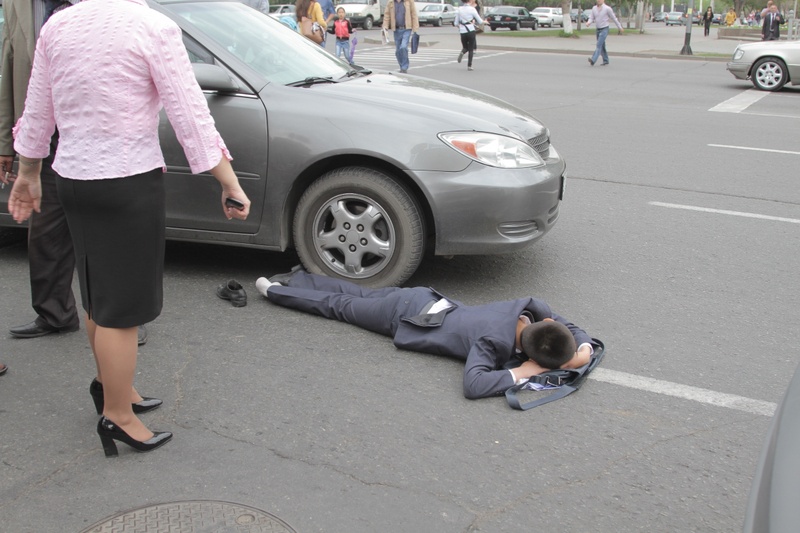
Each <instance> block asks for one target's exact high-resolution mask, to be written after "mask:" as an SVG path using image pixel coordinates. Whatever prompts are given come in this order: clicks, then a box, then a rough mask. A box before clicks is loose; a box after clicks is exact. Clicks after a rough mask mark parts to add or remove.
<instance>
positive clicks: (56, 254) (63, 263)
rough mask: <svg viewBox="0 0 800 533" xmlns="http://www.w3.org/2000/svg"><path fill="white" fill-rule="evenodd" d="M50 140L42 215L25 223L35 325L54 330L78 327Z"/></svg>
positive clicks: (68, 245)
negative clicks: (35, 315)
mask: <svg viewBox="0 0 800 533" xmlns="http://www.w3.org/2000/svg"><path fill="white" fill-rule="evenodd" d="M57 139H58V137H57V134H56V135H54V136H53V141H52V142H51V146H50V148H51V149H50V156H48V157H47V158H46V159H44V160H43V161H42V201H41V212H40V213H36V212H34V213H33V214H32V215H31V218H30V220H29V221H28V263H29V269H30V276H31V303H32V304H33V309H34V311H36V314H37V315H39V316H38V317H37V318H36V322H37V323H39V324H40V325H49V326H52V327H55V328H64V327H70V326H75V325H77V324H78V322H79V319H78V312H77V309H76V307H75V295H74V294H73V293H72V275H73V272H74V270H75V253H74V252H73V249H72V237H71V236H70V233H69V226H68V225H67V218H66V216H65V215H64V210H63V209H62V207H61V202H59V200H58V193H57V192H56V176H57V174H56V172H55V171H54V170H53V169H52V167H51V166H50V165H51V164H52V163H53V154H55V147H56V145H57V144H58V140H57Z"/></svg>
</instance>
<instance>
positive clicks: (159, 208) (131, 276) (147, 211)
mask: <svg viewBox="0 0 800 533" xmlns="http://www.w3.org/2000/svg"><path fill="white" fill-rule="evenodd" d="M57 188H58V197H59V200H61V204H62V205H63V207H64V212H65V213H66V216H67V223H68V224H69V231H70V233H71V234H72V242H73V245H74V246H75V265H76V267H77V270H78V280H79V282H80V287H81V300H82V303H83V309H84V310H85V311H86V313H87V315H88V316H89V318H91V319H92V320H93V321H94V322H95V323H96V324H97V325H99V326H103V327H107V328H131V327H136V326H140V325H142V324H145V323H147V322H150V321H152V320H154V319H155V318H156V317H158V315H159V314H161V307H162V305H163V300H164V289H163V277H164V227H165V224H166V207H165V204H166V202H165V194H164V176H163V173H162V170H161V169H160V168H158V169H155V170H151V171H150V172H145V173H143V174H137V175H135V176H130V177H125V178H115V179H100V180H73V179H67V178H61V177H59V178H58V181H57Z"/></svg>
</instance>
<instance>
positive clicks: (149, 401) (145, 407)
mask: <svg viewBox="0 0 800 533" xmlns="http://www.w3.org/2000/svg"><path fill="white" fill-rule="evenodd" d="M89 394H91V395H92V400H94V408H95V409H96V410H97V414H98V415H102V414H103V407H105V400H104V399H103V384H102V383H100V382H99V381H97V379H93V380H92V384H91V385H89ZM162 403H164V402H163V401H161V400H159V399H158V398H142V401H141V402H136V403H132V404H131V407H133V412H134V413H135V414H137V415H140V414H142V413H147V412H149V411H152V410H154V409H158V408H159V407H161V404H162Z"/></svg>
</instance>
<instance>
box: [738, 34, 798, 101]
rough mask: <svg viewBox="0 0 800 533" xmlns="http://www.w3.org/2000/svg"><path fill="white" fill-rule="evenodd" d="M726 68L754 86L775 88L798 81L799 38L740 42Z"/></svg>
mask: <svg viewBox="0 0 800 533" xmlns="http://www.w3.org/2000/svg"><path fill="white" fill-rule="evenodd" d="M728 70H729V71H730V73H731V74H733V75H734V76H735V77H736V78H738V79H740V80H750V81H751V82H753V85H754V86H755V88H756V89H761V90H762V91H779V90H780V89H781V88H783V86H784V85H786V84H787V83H791V84H792V85H798V84H800V41H763V42H757V43H747V44H740V45H739V46H737V47H736V50H734V52H733V59H732V60H731V62H730V63H728Z"/></svg>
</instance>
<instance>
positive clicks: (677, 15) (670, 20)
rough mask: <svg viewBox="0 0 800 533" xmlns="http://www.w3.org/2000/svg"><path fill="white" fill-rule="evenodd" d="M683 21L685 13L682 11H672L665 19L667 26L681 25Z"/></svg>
mask: <svg viewBox="0 0 800 533" xmlns="http://www.w3.org/2000/svg"><path fill="white" fill-rule="evenodd" d="M682 23H683V13H681V12H680V11H670V12H669V13H667V16H666V18H665V19H664V24H666V25H667V26H680V25H681V24H682Z"/></svg>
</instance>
